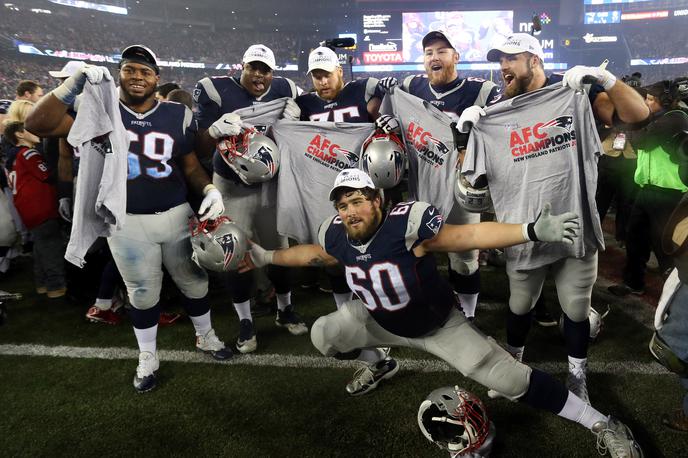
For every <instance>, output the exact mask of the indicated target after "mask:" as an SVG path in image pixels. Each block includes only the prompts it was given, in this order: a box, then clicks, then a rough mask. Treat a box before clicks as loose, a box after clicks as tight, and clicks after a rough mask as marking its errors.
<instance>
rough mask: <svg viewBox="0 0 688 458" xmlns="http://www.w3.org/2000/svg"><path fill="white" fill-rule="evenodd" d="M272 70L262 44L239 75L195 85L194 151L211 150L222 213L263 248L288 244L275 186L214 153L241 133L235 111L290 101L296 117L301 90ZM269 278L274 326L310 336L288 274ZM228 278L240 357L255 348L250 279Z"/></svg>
mask: <svg viewBox="0 0 688 458" xmlns="http://www.w3.org/2000/svg"><path fill="white" fill-rule="evenodd" d="M276 68H277V65H276V62H275V56H274V54H273V52H272V50H271V49H270V48H268V47H267V46H265V45H261V44H256V45H251V46H249V47H248V49H247V50H246V52H245V53H244V57H243V69H242V72H241V76H239V77H236V76H231V77H230V76H219V77H210V78H203V79H202V80H200V81H199V82H198V84H196V89H195V90H194V94H193V95H194V101H195V102H196V104H197V107H198V111H197V113H196V118H197V119H198V125H199V129H200V132H201V133H200V135H199V140H200V141H199V147H198V150H199V152H200V154H202V155H206V154H211V153H213V151H215V153H214V154H213V168H214V174H213V184H214V185H215V186H217V188H218V189H219V190H220V192H221V193H222V195H223V196H224V203H225V214H226V215H227V216H229V217H231V218H232V220H233V221H234V222H236V223H237V224H238V225H239V227H241V229H242V230H244V232H246V234H248V235H249V236H251V237H253V236H255V237H257V238H258V239H259V240H260V241H261V243H264V244H265V245H266V246H270V247H274V248H283V247H286V246H288V243H287V239H286V237H282V236H280V235H279V234H278V233H277V210H276V207H275V205H276V204H277V196H276V195H275V193H274V187H271V186H270V184H269V183H265V184H262V183H257V184H247V183H245V182H244V181H242V180H241V179H240V178H239V176H238V175H237V173H236V172H234V170H232V169H231V168H230V167H229V165H227V163H226V162H225V161H224V160H223V159H222V157H221V156H220V154H219V153H218V152H217V151H216V150H215V147H216V146H217V142H218V140H220V139H222V138H223V137H228V136H232V135H237V134H239V133H240V131H241V127H242V120H241V117H240V116H239V115H238V114H236V113H234V111H235V110H238V109H240V108H246V107H250V106H253V105H256V104H261V103H265V102H270V101H272V100H275V99H279V98H283V97H288V98H289V99H288V101H287V106H286V108H285V111H284V114H283V116H284V117H286V118H289V119H293V120H298V119H299V109H298V106H297V105H296V104H295V103H294V102H293V99H294V98H295V97H296V96H297V95H298V93H299V92H300V90H299V89H298V88H297V86H296V84H294V82H293V81H292V80H290V79H288V78H283V77H281V76H274V75H273V72H274V70H275V69H276ZM268 191H270V192H269V194H268V199H263V198H262V196H263V193H264V192H268ZM268 277H269V278H270V281H272V284H273V285H274V286H275V292H276V296H277V308H278V311H277V318H276V319H275V324H277V326H281V327H285V328H286V329H287V330H288V331H289V332H290V333H291V334H293V335H302V334H305V333H306V332H308V328H307V327H306V324H305V323H304V322H303V320H302V319H301V317H300V316H299V315H298V314H297V313H296V312H295V311H294V306H293V304H292V303H291V286H290V276H289V272H288V270H287V269H285V268H283V267H279V266H272V267H271V268H269V269H268ZM230 278H231V283H232V301H233V303H234V308H235V310H236V312H237V314H238V315H239V337H238V339H237V342H236V348H237V349H238V350H239V351H240V352H241V353H249V352H253V351H255V350H256V348H257V346H258V341H257V340H256V333H255V328H254V326H253V316H252V315H251V287H252V286H253V275H252V274H247V275H239V274H236V273H232V274H230Z"/></svg>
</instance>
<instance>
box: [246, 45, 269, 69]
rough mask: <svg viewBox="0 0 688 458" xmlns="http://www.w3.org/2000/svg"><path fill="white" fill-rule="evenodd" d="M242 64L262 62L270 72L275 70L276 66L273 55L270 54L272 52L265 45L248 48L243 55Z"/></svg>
mask: <svg viewBox="0 0 688 458" xmlns="http://www.w3.org/2000/svg"><path fill="white" fill-rule="evenodd" d="M242 62H244V63H245V64H246V63H249V62H262V63H264V64H265V65H267V66H268V67H270V69H272V70H274V69H275V68H277V64H276V63H275V55H274V54H273V53H272V50H271V49H270V48H268V47H267V46H265V45H251V46H249V47H248V49H247V50H246V52H245V53H244V57H243V59H242Z"/></svg>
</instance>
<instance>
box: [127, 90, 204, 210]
mask: <svg viewBox="0 0 688 458" xmlns="http://www.w3.org/2000/svg"><path fill="white" fill-rule="evenodd" d="M119 108H120V112H121V113H122V122H123V123H124V128H125V129H126V131H127V135H128V136H129V173H128V175H127V213H137V214H150V213H156V212H163V211H166V210H169V209H170V208H172V207H176V206H177V205H180V204H182V203H184V202H186V180H185V178H184V173H183V172H182V170H181V169H180V167H179V165H178V164H177V159H178V158H179V157H181V156H184V155H186V154H189V153H191V152H192V151H193V147H194V140H195V136H196V133H197V131H198V128H197V126H196V121H195V120H194V119H193V113H191V110H189V109H188V108H186V107H185V106H184V105H182V104H180V103H175V102H158V103H157V104H156V105H155V107H153V108H152V109H151V110H149V111H147V112H146V113H136V112H134V111H132V110H130V109H129V108H127V107H126V106H125V105H124V104H123V103H122V102H120V104H119Z"/></svg>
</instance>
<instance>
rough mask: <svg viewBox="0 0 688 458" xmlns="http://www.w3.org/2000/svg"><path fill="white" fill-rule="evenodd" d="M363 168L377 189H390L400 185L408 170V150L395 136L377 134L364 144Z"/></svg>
mask: <svg viewBox="0 0 688 458" xmlns="http://www.w3.org/2000/svg"><path fill="white" fill-rule="evenodd" d="M361 150H362V151H363V153H362V154H361V168H362V169H363V171H364V172H366V173H367V174H368V175H369V176H370V178H371V179H372V180H373V183H374V184H375V187H376V188H380V189H389V188H393V187H394V186H396V185H398V184H399V182H400V181H401V179H402V178H403V176H404V170H405V169H406V150H405V149H404V144H403V143H402V142H401V140H399V137H397V136H396V135H395V134H392V133H390V134H384V133H381V132H378V133H375V134H373V135H372V136H370V137H368V139H367V140H366V141H365V142H364V143H363V148H362V149H361Z"/></svg>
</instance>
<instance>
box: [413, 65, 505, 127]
mask: <svg viewBox="0 0 688 458" xmlns="http://www.w3.org/2000/svg"><path fill="white" fill-rule="evenodd" d="M401 87H402V89H403V90H404V91H406V92H408V93H409V94H411V95H415V96H416V97H418V98H420V99H423V100H426V101H428V102H430V103H431V104H432V105H434V106H435V108H437V109H438V110H441V111H443V112H444V113H446V114H447V115H449V117H450V118H452V119H453V120H454V121H457V120H458V119H459V116H461V113H463V110H465V109H466V108H468V107H470V106H473V105H478V106H481V107H484V106H485V105H486V104H487V102H488V101H489V100H492V99H494V98H495V97H497V95H498V94H499V88H498V87H497V85H496V84H494V83H493V82H491V81H486V80H484V79H481V78H456V79H455V80H454V81H452V82H451V83H449V84H446V85H444V86H432V85H431V84H430V81H429V80H428V77H427V76H425V75H415V76H409V77H407V78H406V79H405V80H404V81H403V83H402V85H401Z"/></svg>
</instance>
